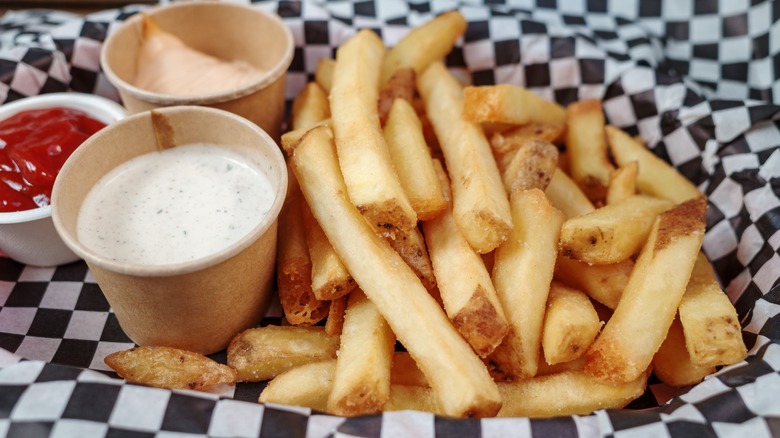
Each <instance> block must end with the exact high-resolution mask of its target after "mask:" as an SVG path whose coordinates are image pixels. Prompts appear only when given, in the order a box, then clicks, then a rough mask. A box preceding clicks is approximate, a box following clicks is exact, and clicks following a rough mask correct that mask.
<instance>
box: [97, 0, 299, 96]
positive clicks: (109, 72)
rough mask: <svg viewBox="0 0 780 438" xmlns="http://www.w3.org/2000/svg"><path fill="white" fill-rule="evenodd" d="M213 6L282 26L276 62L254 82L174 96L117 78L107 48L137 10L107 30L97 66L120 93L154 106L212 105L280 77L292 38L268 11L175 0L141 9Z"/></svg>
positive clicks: (286, 64) (290, 52)
mask: <svg viewBox="0 0 780 438" xmlns="http://www.w3.org/2000/svg"><path fill="white" fill-rule="evenodd" d="M215 5H216V6H219V7H228V8H236V9H243V10H245V11H247V12H252V13H257V14H261V15H264V16H265V17H266V18H268V19H270V20H271V21H274V22H276V23H277V24H278V25H279V27H280V28H281V29H282V32H283V34H284V40H285V50H284V54H283V55H282V57H281V58H280V60H279V62H277V63H276V64H275V65H274V66H273V67H272V68H271V69H269V70H268V71H266V72H265V74H263V76H262V78H261V79H260V80H258V81H257V82H255V83H253V84H250V85H246V86H244V87H241V88H233V89H229V90H225V91H222V92H219V93H211V94H204V95H200V96H177V95H172V94H161V93H155V92H152V91H148V90H144V89H143V88H139V87H136V86H135V85H133V84H131V83H129V82H127V81H125V80H124V79H122V78H120V77H119V76H118V75H117V74H116V73H115V72H114V70H113V68H111V64H110V63H109V62H108V53H107V52H108V50H107V48H108V47H110V46H111V44H112V43H113V41H114V39H115V38H116V35H117V34H118V33H119V31H120V30H121V29H122V28H123V27H125V26H130V25H132V23H133V21H137V20H140V16H141V12H139V13H137V14H135V15H134V16H132V17H130V18H128V19H127V20H126V21H125V22H124V23H122V25H121V26H120V27H118V28H117V29H116V30H115V31H113V32H111V33H110V34H109V35H108V37H107V38H106V40H105V41H104V42H103V46H102V47H101V50H100V67H101V69H102V70H103V73H104V74H105V75H106V77H107V78H108V80H109V82H111V83H112V84H114V86H116V87H117V88H120V89H121V90H122V91H123V92H125V93H127V94H129V95H130V96H132V97H134V98H136V99H138V100H141V101H144V102H148V103H151V104H155V105H210V104H216V103H221V102H227V101H230V100H234V99H238V98H241V97H244V96H248V95H250V94H252V93H255V92H257V91H259V90H262V89H264V88H266V87H268V86H269V85H270V84H272V83H273V82H274V81H276V80H277V79H279V78H280V77H282V76H283V75H284V74H285V73H286V72H287V69H288V68H289V66H290V64H291V63H292V59H293V52H294V48H295V41H294V39H293V35H292V31H291V30H290V28H289V27H288V26H287V25H286V24H285V23H284V21H283V20H282V19H281V18H280V17H279V16H278V15H276V14H272V13H270V12H268V11H265V10H263V9H260V8H257V7H252V6H250V5H245V4H239V3H229V2H178V3H169V4H161V5H159V6H154V7H152V8H149V9H147V10H146V11H143V13H148V14H150V15H153V14H154V13H156V12H157V11H160V10H168V9H176V8H190V7H194V8H198V7H202V6H215Z"/></svg>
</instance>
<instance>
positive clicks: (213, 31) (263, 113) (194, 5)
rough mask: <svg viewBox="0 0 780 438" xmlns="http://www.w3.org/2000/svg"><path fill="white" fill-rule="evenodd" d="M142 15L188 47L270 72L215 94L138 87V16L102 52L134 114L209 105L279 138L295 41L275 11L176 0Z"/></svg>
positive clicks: (112, 79)
mask: <svg viewBox="0 0 780 438" xmlns="http://www.w3.org/2000/svg"><path fill="white" fill-rule="evenodd" d="M144 13H145V14H148V15H150V16H151V17H152V18H153V19H154V20H155V21H156V22H157V24H158V25H159V27H160V28H161V29H162V30H164V31H166V32H168V33H171V34H173V35H175V36H177V37H179V38H180V39H181V40H182V41H183V42H184V43H185V44H186V45H188V46H189V47H191V48H193V49H195V50H198V51H200V52H203V53H206V54H209V55H212V56H215V57H217V58H220V59H224V60H243V61H245V62H248V63H249V64H251V65H253V66H255V67H257V68H259V69H260V70H262V71H265V72H266V74H265V75H264V76H263V77H262V78H260V79H259V80H258V81H257V82H254V83H251V84H248V85H247V86H244V87H242V88H237V89H232V90H225V91H224V92H221V93H218V94H211V95H201V96H194V97H180V96H173V95H166V94H159V93H154V92H150V91H147V90H143V89H140V88H138V87H136V86H134V85H133V80H134V78H135V74H136V71H137V70H138V68H139V66H138V65H137V61H138V52H139V49H140V47H141V44H142V29H143V28H142V22H143V17H142V16H141V14H136V15H135V16H133V17H131V18H129V19H128V20H127V21H126V22H125V23H123V24H122V25H121V26H120V27H119V28H117V29H116V31H114V32H112V33H111V34H110V35H109V37H108V38H107V39H106V41H105V43H104V44H103V47H102V50H101V54H100V65H101V67H102V69H103V71H104V72H105V74H106V76H107V78H108V80H109V81H110V82H111V83H112V84H113V85H114V86H115V87H116V88H117V90H118V91H119V95H120V97H121V98H122V102H123V104H124V106H125V107H126V108H127V110H128V112H129V113H130V114H134V113H138V112H141V111H145V110H149V109H153V108H159V107H164V106H174V105H203V106H210V107H214V108H220V109H224V110H226V111H230V112H232V113H234V114H238V115H240V116H242V117H245V118H247V119H249V120H251V121H252V122H254V123H255V124H257V125H258V126H260V127H261V128H263V129H264V130H265V131H266V132H268V133H269V134H270V135H271V137H272V138H274V139H275V140H278V139H279V137H280V135H281V125H282V121H283V118H284V98H285V79H286V75H287V68H288V67H289V66H290V63H291V62H292V57H293V48H294V42H293V37H292V32H291V31H290V29H289V28H287V26H286V25H285V24H284V22H282V20H281V19H280V18H279V17H278V16H277V15H274V14H272V13H269V12H265V11H263V10H260V9H258V8H256V7H252V6H248V5H241V4H232V3H225V2H180V3H172V4H168V5H163V6H158V7H155V8H151V9H149V10H148V11H146V12H144Z"/></svg>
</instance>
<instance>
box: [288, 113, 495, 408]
mask: <svg viewBox="0 0 780 438" xmlns="http://www.w3.org/2000/svg"><path fill="white" fill-rule="evenodd" d="M291 163H292V169H293V172H294V173H295V175H296V176H297V179H298V181H299V184H300V186H301V189H302V191H303V193H304V195H305V196H306V199H307V201H308V202H309V206H310V207H311V210H312V213H313V214H314V217H316V218H317V220H318V221H319V222H320V224H321V225H322V228H323V231H325V234H326V235H327V236H328V239H329V240H330V242H331V244H333V247H334V248H335V249H336V252H337V253H338V255H339V257H341V260H342V261H343V262H344V264H345V266H347V269H349V271H350V273H352V276H353V278H354V279H355V281H356V282H357V283H358V285H359V286H360V287H361V289H362V290H363V291H364V293H365V294H366V296H367V297H368V298H369V299H370V300H371V301H372V302H373V303H374V304H375V305H376V306H377V308H378V309H379V311H380V313H381V314H382V316H383V317H384V318H385V320H386V321H387V322H388V324H389V325H390V327H391V328H392V329H393V332H394V333H395V334H396V336H397V338H398V340H400V341H401V343H402V344H403V345H404V346H405V347H406V349H407V350H408V351H409V352H410V354H412V356H413V357H414V358H415V360H416V361H417V363H418V365H419V367H420V369H421V370H422V371H423V373H424V374H425V376H426V378H427V379H428V381H429V383H430V385H431V387H432V388H433V390H434V392H435V393H436V398H437V401H438V403H439V406H440V407H441V409H442V411H443V412H445V413H446V414H447V415H454V416H478V417H482V416H491V415H494V414H495V413H496V412H497V411H498V409H499V408H500V406H501V401H500V396H499V394H498V389H497V388H496V386H495V383H494V382H493V381H492V379H491V378H490V375H489V374H488V372H487V370H486V368H485V367H484V365H483V364H482V362H481V361H480V360H479V358H478V357H477V355H476V354H475V353H474V352H473V351H472V350H471V348H470V347H469V345H468V344H467V343H466V342H465V341H464V340H463V338H462V337H460V335H459V334H458V332H457V331H456V330H455V328H454V327H453V326H452V325H451V324H450V322H449V320H448V319H447V317H446V316H445V314H444V312H443V311H442V310H441V308H440V307H439V305H438V304H437V303H436V301H435V300H434V299H433V298H432V297H431V296H430V295H429V294H428V292H427V290H426V289H425V287H424V286H423V285H422V283H421V282H420V280H419V279H418V278H417V276H416V275H415V274H414V273H413V272H412V270H411V269H410V268H409V267H408V266H407V265H406V264H405V263H404V262H403V260H402V259H401V258H400V256H399V255H398V254H397V253H396V252H395V251H393V250H392V249H391V248H390V247H389V246H388V245H387V244H386V243H385V242H384V241H383V240H382V239H381V238H380V237H379V236H377V235H376V233H375V232H374V230H372V229H371V227H370V225H369V224H368V223H367V222H366V221H365V219H364V218H363V217H362V216H361V215H360V213H359V212H358V211H357V209H356V208H355V207H354V205H353V204H352V203H351V202H350V200H349V199H348V198H347V196H346V193H347V192H346V187H345V183H344V181H343V179H342V176H341V174H340V172H339V164H338V159H337V157H336V151H335V149H334V145H333V142H332V138H331V137H330V135H329V132H328V129H327V128H324V127H317V128H313V129H312V130H311V131H309V132H308V133H307V134H306V135H305V136H304V137H303V139H302V140H301V142H300V143H299V144H298V145H297V146H296V147H295V148H294V150H293V154H292V159H291ZM453 382H458V384H457V385H453V384H452V383H453Z"/></svg>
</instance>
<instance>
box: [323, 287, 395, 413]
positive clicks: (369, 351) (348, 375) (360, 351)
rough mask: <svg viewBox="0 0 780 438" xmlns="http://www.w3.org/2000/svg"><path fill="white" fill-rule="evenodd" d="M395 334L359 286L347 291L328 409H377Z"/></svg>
mask: <svg viewBox="0 0 780 438" xmlns="http://www.w3.org/2000/svg"><path fill="white" fill-rule="evenodd" d="M394 347H395V336H394V335H393V332H392V330H390V326H388V325H387V322H385V320H384V318H382V315H381V314H380V313H379V311H378V310H377V308H376V306H375V305H374V303H372V302H371V301H369V300H368V299H367V298H366V296H365V294H363V292H362V291H361V290H360V289H355V290H354V291H353V292H352V293H350V294H349V303H348V304H347V314H346V316H345V318H344V328H343V330H342V331H341V346H340V347H339V353H338V359H337V360H336V374H335V376H334V378H333V388H332V389H331V392H330V396H329V397H328V412H331V413H334V414H336V415H344V416H355V415H362V414H371V413H376V412H380V411H381V410H382V407H383V406H384V404H385V403H386V402H387V399H388V397H389V396H390V368H391V366H392V361H393V348H394Z"/></svg>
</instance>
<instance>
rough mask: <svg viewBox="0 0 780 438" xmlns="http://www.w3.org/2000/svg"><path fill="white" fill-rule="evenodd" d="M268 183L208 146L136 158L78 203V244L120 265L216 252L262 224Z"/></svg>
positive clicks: (269, 197)
mask: <svg viewBox="0 0 780 438" xmlns="http://www.w3.org/2000/svg"><path fill="white" fill-rule="evenodd" d="M274 196H275V195H274V190H273V187H272V185H271V182H270V181H269V179H268V178H267V177H266V176H265V175H264V174H263V173H262V172H261V171H259V170H258V169H257V168H255V167H253V166H252V165H250V164H249V163H248V162H247V160H246V159H244V158H243V157H242V156H241V155H240V154H238V153H236V152H233V151H230V150H226V149H224V148H219V147H216V146H213V145H208V144H192V145H185V146H177V147H175V148H171V149H167V150H165V151H162V152H151V153H148V154H144V155H141V156H139V157H136V158H134V159H132V160H130V161H128V162H126V163H123V164H122V165H120V166H118V167H117V168H115V169H113V170H112V171H111V172H109V173H108V174H106V175H105V176H104V177H103V178H101V179H100V181H98V183H97V184H96V185H95V187H93V188H92V189H91V191H90V192H89V194H88V195H87V197H86V198H85V199H84V203H83V204H82V207H81V210H80V211H79V216H78V222H77V235H78V239H79V240H80V241H81V242H82V243H83V244H84V245H85V246H86V247H88V248H90V249H92V250H93V251H95V252H97V253H99V254H102V255H103V256H105V257H108V258H111V259H113V260H116V261H118V262H126V263H134V264H144V265H162V264H173V263H181V262H186V261H190V260H194V259H198V258H202V257H205V256H207V255H210V254H213V253H216V252H218V251H220V250H223V249H225V248H227V247H228V246H230V245H231V244H233V243H235V242H237V241H238V240H239V239H241V238H242V237H244V236H245V235H247V234H248V233H249V232H250V231H251V230H252V229H253V228H254V227H255V226H257V225H258V223H260V221H261V220H262V218H263V217H265V215H266V214H267V213H268V211H269V209H270V208H271V205H272V204H273V201H274Z"/></svg>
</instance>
